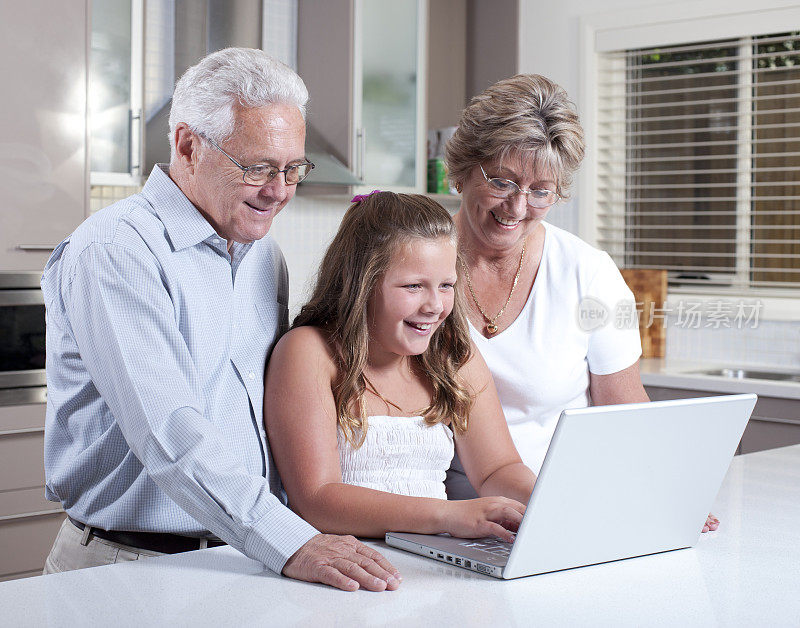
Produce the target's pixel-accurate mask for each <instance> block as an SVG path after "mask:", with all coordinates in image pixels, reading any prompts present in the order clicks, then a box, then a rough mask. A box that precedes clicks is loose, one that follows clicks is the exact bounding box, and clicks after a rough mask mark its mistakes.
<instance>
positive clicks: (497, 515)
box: [442, 497, 525, 543]
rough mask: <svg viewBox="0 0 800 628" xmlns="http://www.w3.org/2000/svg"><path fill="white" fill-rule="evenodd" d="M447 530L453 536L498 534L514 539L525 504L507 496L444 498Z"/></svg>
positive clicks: (476, 536) (507, 538)
mask: <svg viewBox="0 0 800 628" xmlns="http://www.w3.org/2000/svg"><path fill="white" fill-rule="evenodd" d="M442 505H443V506H444V521H443V528H444V530H443V531H444V532H447V533H449V534H451V535H452V536H458V537H462V538H468V539H474V538H480V537H484V536H498V537H500V538H501V539H503V540H504V541H508V542H509V543H513V542H514V534H513V533H514V532H516V531H517V529H518V528H519V524H520V522H521V521H522V515H523V513H524V512H525V505H524V504H521V503H520V502H518V501H516V500H514V499H508V498H507V497H479V498H478V499H465V500H460V501H447V502H443V504H442Z"/></svg>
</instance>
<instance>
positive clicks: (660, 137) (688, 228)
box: [595, 32, 800, 294]
mask: <svg viewBox="0 0 800 628" xmlns="http://www.w3.org/2000/svg"><path fill="white" fill-rule="evenodd" d="M598 59H599V66H598V69H599V73H598V77H597V103H598V104H597V139H596V141H597V162H596V172H597V179H596V186H597V187H596V190H595V194H596V200H597V206H598V208H599V209H598V211H599V214H598V217H597V220H598V222H597V225H596V227H597V238H598V245H599V246H600V247H601V248H604V249H606V250H607V251H609V253H611V255H612V256H613V257H614V259H615V260H616V261H617V263H618V264H619V265H620V266H622V267H626V268H654V267H655V268H666V269H667V270H669V271H670V273H669V276H670V284H671V285H672V286H676V285H680V286H705V287H709V288H711V287H716V288H714V289H716V290H721V289H722V288H723V287H726V288H728V289H736V290H738V291H741V290H752V289H754V288H759V289H768V290H769V291H770V292H771V293H773V294H779V293H782V294H787V293H788V292H789V290H791V289H800V33H796V32H791V33H780V34H772V35H759V36H752V37H737V38H730V39H721V40H716V41H706V42H699V43H694V44H690V45H677V46H659V47H650V48H636V49H626V50H620V51H611V52H601V53H600V54H599V56H598Z"/></svg>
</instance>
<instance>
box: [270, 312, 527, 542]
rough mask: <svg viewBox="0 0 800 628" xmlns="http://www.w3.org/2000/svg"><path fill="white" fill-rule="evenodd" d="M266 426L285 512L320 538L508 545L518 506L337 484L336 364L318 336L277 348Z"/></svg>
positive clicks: (301, 331)
mask: <svg viewBox="0 0 800 628" xmlns="http://www.w3.org/2000/svg"><path fill="white" fill-rule="evenodd" d="M266 377H267V379H266V384H265V391H264V421H265V426H266V429H267V435H268V437H269V443H270V450H271V452H272V457H273V459H274V461H275V464H276V466H277V468H278V472H279V473H280V476H281V479H282V480H283V485H284V487H285V489H286V493H287V495H288V496H289V501H290V505H291V507H292V508H293V509H294V510H295V511H296V512H297V513H298V514H299V515H300V516H301V517H303V518H304V519H305V520H306V521H308V522H309V523H311V524H312V525H313V526H315V527H316V528H317V529H319V530H320V531H321V532H327V533H332V534H352V535H355V536H366V537H382V536H383V535H384V534H385V533H386V532H388V531H404V532H418V533H430V534H437V533H440V532H449V533H450V534H453V535H456V536H465V537H480V536H489V535H497V536H500V537H501V538H505V539H507V540H511V535H510V533H509V531H508V530H509V529H511V530H514V529H516V527H517V525H518V524H519V522H520V521H521V519H522V512H523V511H524V506H523V505H522V504H519V503H517V502H515V501H514V500H512V499H506V498H503V497H492V498H487V499H476V500H468V501H467V502H447V501H445V500H440V499H433V498H423V497H407V496H402V495H395V494H393V493H386V492H383V491H376V490H372V489H368V488H363V487H359V486H352V485H349V484H344V483H343V482H342V476H341V467H340V465H339V451H338V445H337V440H336V426H337V423H336V408H335V403H334V400H333V392H332V390H331V386H332V384H333V382H334V381H335V378H336V364H335V362H334V357H333V355H332V354H331V351H330V348H329V346H328V343H327V341H326V339H325V337H324V336H323V334H322V332H321V331H320V330H319V329H316V328H312V327H298V328H297V329H294V330H292V331H290V332H289V333H287V334H286V335H285V336H284V337H283V338H282V339H281V340H280V342H279V343H278V345H277V346H276V347H275V350H274V351H273V353H272V357H271V359H270V362H269V367H268V369H267V376H266Z"/></svg>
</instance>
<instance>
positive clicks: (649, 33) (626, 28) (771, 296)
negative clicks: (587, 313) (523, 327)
mask: <svg viewBox="0 0 800 628" xmlns="http://www.w3.org/2000/svg"><path fill="white" fill-rule="evenodd" d="M675 16H680V17H679V18H676V17H675ZM795 28H797V29H798V30H800V6H798V5H797V4H790V3H788V2H785V1H780V0H764V2H762V6H761V7H759V8H758V9H755V8H753V6H752V4H751V3H749V2H745V1H743V0H729V1H727V2H720V1H718V0H714V1H709V2H702V3H694V4H689V3H680V4H677V5H671V6H670V10H669V11H666V10H665V6H663V5H656V6H649V7H640V8H637V9H625V10H620V11H608V12H604V13H598V14H594V15H588V16H584V17H582V18H580V20H579V33H580V36H579V56H578V59H579V81H580V89H579V97H578V99H577V105H578V111H579V112H580V114H581V119H582V122H583V126H584V130H585V133H586V146H587V149H586V157H585V159H584V162H583V167H582V169H581V173H580V176H579V177H578V180H577V192H578V198H579V199H580V203H579V210H578V211H579V215H578V219H579V220H578V223H579V232H578V233H579V235H580V237H581V238H583V239H584V240H586V241H587V242H589V243H590V244H592V245H594V246H597V244H598V240H599V237H598V224H597V223H598V221H597V215H596V208H597V176H598V175H597V146H598V143H597V137H598V125H597V107H598V99H597V84H598V54H599V53H602V52H607V51H614V50H628V49H636V48H647V47H652V46H670V45H678V44H684V43H692V42H700V41H713V40H718V39H720V40H721V39H733V38H743V37H749V36H752V35H759V34H768V33H772V32H785V31H787V30H794V29H795ZM754 298H755V299H759V300H760V301H761V302H762V310H761V318H762V319H770V320H790V321H800V299H798V298H797V296H796V295H794V296H793V295H786V296H782V295H778V294H776V291H775V290H772V289H768V288H749V289H741V288H739V289H737V288H712V287H706V286H698V287H680V288H676V287H671V288H670V289H669V296H668V306H669V307H673V306H677V303H678V301H680V300H682V299H692V300H695V301H696V300H700V301H703V302H714V301H719V300H720V299H754Z"/></svg>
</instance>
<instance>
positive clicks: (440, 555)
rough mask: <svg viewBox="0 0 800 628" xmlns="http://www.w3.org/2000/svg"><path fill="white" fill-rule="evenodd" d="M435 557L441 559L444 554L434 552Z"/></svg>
mask: <svg viewBox="0 0 800 628" xmlns="http://www.w3.org/2000/svg"><path fill="white" fill-rule="evenodd" d="M436 558H438V559H439V560H441V559H443V558H444V554H436Z"/></svg>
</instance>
